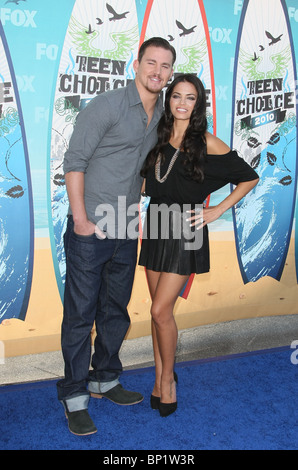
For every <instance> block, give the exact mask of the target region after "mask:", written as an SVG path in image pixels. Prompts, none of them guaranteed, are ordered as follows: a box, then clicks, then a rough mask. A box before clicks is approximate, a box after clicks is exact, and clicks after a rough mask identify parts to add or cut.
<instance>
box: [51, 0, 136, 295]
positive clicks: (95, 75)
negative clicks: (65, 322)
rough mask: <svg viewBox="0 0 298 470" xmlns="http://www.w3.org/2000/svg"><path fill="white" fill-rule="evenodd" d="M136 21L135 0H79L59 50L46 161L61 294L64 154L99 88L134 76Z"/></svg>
mask: <svg viewBox="0 0 298 470" xmlns="http://www.w3.org/2000/svg"><path fill="white" fill-rule="evenodd" d="M138 44H139V26H138V18H137V10H136V5H135V1H134V0H117V1H115V0H108V2H106V1H101V0H77V1H76V2H75V4H74V7H73V11H72V14H71V18H70V21H69V25H68V28H67V31H66V36H65V41H64V44H63V49H62V52H61V57H60V63H59V70H58V78H57V83H56V86H55V90H54V98H53V109H52V122H51V129H50V132H51V138H50V140H51V147H50V150H49V163H48V169H49V171H48V175H49V176H48V182H49V187H48V199H49V214H50V218H49V227H50V239H51V247H52V256H53V263H54V268H55V274H56V280H57V285H58V288H59V292H60V296H61V299H63V292H64V281H65V269H66V267H65V253H64V247H63V234H64V232H65V229H66V223H67V212H68V198H67V193H66V187H65V181H64V174H63V159H64V153H65V151H66V150H67V148H68V143H69V139H70V137H71V134H72V132H73V128H74V125H75V121H76V116H77V114H78V113H79V111H80V110H82V109H83V108H84V107H85V106H86V105H87V104H88V102H89V101H90V100H91V99H92V98H94V97H95V96H96V95H98V94H100V93H104V92H106V91H108V90H111V89H116V88H119V87H123V86H126V85H127V84H128V83H129V81H131V80H133V79H134V70H133V61H134V60H135V59H136V58H137V52H138Z"/></svg>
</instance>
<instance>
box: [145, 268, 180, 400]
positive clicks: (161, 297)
mask: <svg viewBox="0 0 298 470" xmlns="http://www.w3.org/2000/svg"><path fill="white" fill-rule="evenodd" d="M147 277H148V284H149V286H151V287H149V289H150V293H151V295H152V307H151V314H152V325H153V327H152V338H153V347H154V357H155V360H156V366H157V368H156V383H155V386H154V393H153V394H154V395H156V396H160V397H161V401H162V402H163V403H172V402H175V401H176V391H175V390H176V388H175V384H174V376H173V372H174V363H175V354H176V347H177V337H178V331H177V326H176V322H175V319H174V315H173V310H174V306H175V303H176V300H177V298H178V296H179V293H180V292H181V290H182V288H183V286H184V284H185V282H186V281H187V279H188V276H181V275H179V274H173V273H153V272H152V271H147ZM159 377H160V384H159ZM159 391H160V394H159Z"/></svg>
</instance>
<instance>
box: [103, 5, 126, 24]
mask: <svg viewBox="0 0 298 470" xmlns="http://www.w3.org/2000/svg"><path fill="white" fill-rule="evenodd" d="M106 7H107V10H108V12H109V13H111V15H113V16H112V18H109V21H117V20H123V19H124V18H126V15H128V13H129V11H126V12H124V13H116V11H115V10H114V8H113V7H112V6H111V5H109V4H108V3H106Z"/></svg>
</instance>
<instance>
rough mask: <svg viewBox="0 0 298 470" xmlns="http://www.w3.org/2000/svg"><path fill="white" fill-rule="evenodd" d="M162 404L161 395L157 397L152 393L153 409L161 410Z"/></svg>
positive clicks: (151, 403)
mask: <svg viewBox="0 0 298 470" xmlns="http://www.w3.org/2000/svg"><path fill="white" fill-rule="evenodd" d="M159 404H160V397H156V396H155V395H151V397H150V405H151V408H152V410H159Z"/></svg>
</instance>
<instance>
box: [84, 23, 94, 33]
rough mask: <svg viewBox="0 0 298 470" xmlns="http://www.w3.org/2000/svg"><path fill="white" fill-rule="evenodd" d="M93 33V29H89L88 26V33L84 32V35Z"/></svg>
mask: <svg viewBox="0 0 298 470" xmlns="http://www.w3.org/2000/svg"><path fill="white" fill-rule="evenodd" d="M92 33H94V29H92V28H91V24H89V28H88V31H86V34H92Z"/></svg>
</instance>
